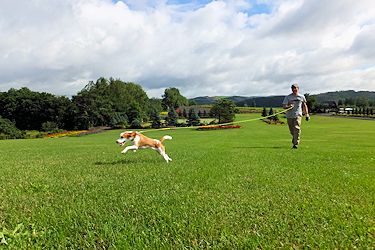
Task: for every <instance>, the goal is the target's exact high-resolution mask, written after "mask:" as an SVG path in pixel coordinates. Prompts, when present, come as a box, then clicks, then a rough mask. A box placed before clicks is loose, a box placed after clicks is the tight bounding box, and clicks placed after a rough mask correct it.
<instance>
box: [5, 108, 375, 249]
mask: <svg viewBox="0 0 375 250" xmlns="http://www.w3.org/2000/svg"><path fill="white" fill-rule="evenodd" d="M257 115H259V114H257ZM237 117H238V119H239V120H240V119H249V118H252V117H256V115H237ZM241 126H242V128H241V129H231V130H215V131H196V130H191V129H181V130H173V131H172V130H169V131H153V132H149V133H147V134H146V135H147V136H150V137H153V138H160V137H161V136H162V135H165V134H169V135H171V136H172V137H173V140H171V141H166V142H165V144H166V147H167V152H168V154H169V155H170V157H171V158H172V159H173V161H172V162H171V163H169V164H167V163H166V162H165V161H164V159H163V158H162V157H161V156H159V155H157V154H156V153H155V152H154V151H152V150H143V151H138V152H136V153H133V152H128V153H127V154H125V155H122V154H120V151H121V150H122V149H121V148H120V147H119V146H117V145H116V144H115V140H116V139H117V137H118V135H119V133H120V131H119V130H117V131H109V132H105V133H101V134H96V135H88V136H83V137H70V138H59V139H32V140H8V141H0V152H1V154H0V241H1V242H2V243H0V248H2V247H4V248H5V249H19V248H23V249H30V248H31V249H33V248H45V249H51V248H72V249H86V248H87V249H93V248H116V247H117V248H119V249H144V248H149V249H157V248H159V249H160V248H178V249H181V248H216V249H217V248H226V249H234V248H237V249H243V248H248V249H252V248H266V249H270V248H271V249H274V248H282V249H284V248H285V249H290V248H314V249H316V248H320V249H322V248H323V249H333V248H338V249H347V248H349V249H352V248H360V249H372V248H373V247H374V246H375V195H374V194H375V143H374V142H375V122H374V121H363V120H354V119H337V118H329V117H317V116H314V117H313V118H312V120H311V121H310V122H308V123H307V122H303V124H302V141H301V145H300V148H299V149H298V150H291V149H290V148H291V142H290V140H291V138H290V135H289V133H288V129H287V126H286V125H267V124H265V123H263V122H261V121H255V122H250V123H243V124H241ZM5 242H6V243H5Z"/></svg>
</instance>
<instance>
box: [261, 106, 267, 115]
mask: <svg viewBox="0 0 375 250" xmlns="http://www.w3.org/2000/svg"><path fill="white" fill-rule="evenodd" d="M262 116H263V117H266V116H267V109H266V108H265V107H263V110H262Z"/></svg>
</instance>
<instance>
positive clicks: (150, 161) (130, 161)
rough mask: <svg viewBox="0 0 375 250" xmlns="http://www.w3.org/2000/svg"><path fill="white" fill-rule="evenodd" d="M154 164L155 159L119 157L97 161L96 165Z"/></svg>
mask: <svg viewBox="0 0 375 250" xmlns="http://www.w3.org/2000/svg"><path fill="white" fill-rule="evenodd" d="M144 163H147V164H155V163H156V162H155V159H137V160H135V159H126V158H124V159H119V160H115V161H97V162H95V163H94V164H95V165H96V166H115V165H138V164H144Z"/></svg>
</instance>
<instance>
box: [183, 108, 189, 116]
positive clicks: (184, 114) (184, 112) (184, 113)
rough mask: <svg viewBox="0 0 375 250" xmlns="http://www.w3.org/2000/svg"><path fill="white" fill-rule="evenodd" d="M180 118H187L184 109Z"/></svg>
mask: <svg viewBox="0 0 375 250" xmlns="http://www.w3.org/2000/svg"><path fill="white" fill-rule="evenodd" d="M182 116H183V117H184V118H187V117H188V116H187V113H186V109H184V110H183V111H182Z"/></svg>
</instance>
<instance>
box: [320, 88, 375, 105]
mask: <svg viewBox="0 0 375 250" xmlns="http://www.w3.org/2000/svg"><path fill="white" fill-rule="evenodd" d="M314 96H316V101H317V102H318V103H322V102H327V101H335V102H338V100H344V99H348V98H357V97H365V98H367V99H370V100H375V92H373V91H354V90H346V91H335V92H327V93H322V94H317V95H314Z"/></svg>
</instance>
